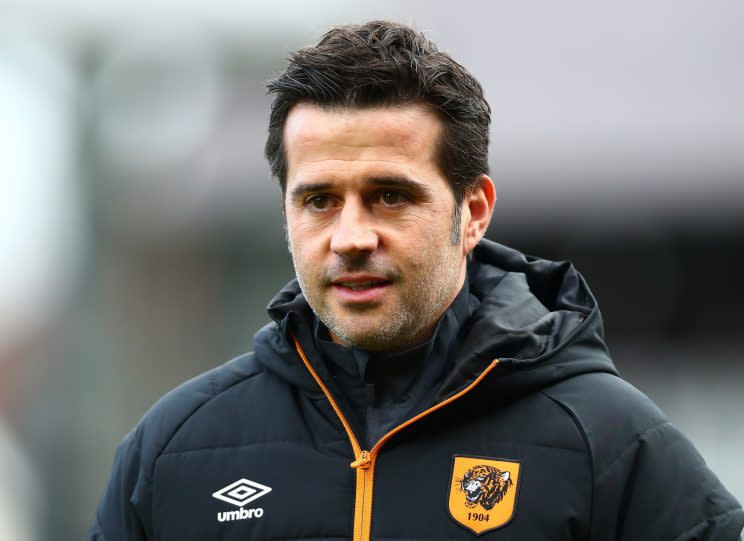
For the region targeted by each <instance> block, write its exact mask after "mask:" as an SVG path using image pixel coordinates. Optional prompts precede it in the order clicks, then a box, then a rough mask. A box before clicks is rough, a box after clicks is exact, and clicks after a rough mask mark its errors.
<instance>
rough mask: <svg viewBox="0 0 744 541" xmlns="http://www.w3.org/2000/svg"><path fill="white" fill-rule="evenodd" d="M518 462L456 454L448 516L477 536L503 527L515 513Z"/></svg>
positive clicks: (451, 479) (453, 463) (453, 464)
mask: <svg viewBox="0 0 744 541" xmlns="http://www.w3.org/2000/svg"><path fill="white" fill-rule="evenodd" d="M519 469H520V463H519V462H517V461H516V460H497V459H492V458H485V457H473V456H462V455H455V456H454V457H453V460H452V476H451V478H450V489H449V513H450V516H451V517H452V518H453V519H454V521H455V522H457V523H458V524H460V525H461V526H462V527H464V528H465V529H467V530H470V531H471V532H473V533H474V534H476V535H481V534H482V533H485V532H487V531H489V530H495V529H496V528H501V527H502V526H505V525H506V524H507V523H508V522H509V521H510V520H511V519H512V517H513V516H514V513H515V512H516V502H517V489H518V488H519V473H520V472H519Z"/></svg>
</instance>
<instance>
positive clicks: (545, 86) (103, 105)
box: [0, 0, 744, 541]
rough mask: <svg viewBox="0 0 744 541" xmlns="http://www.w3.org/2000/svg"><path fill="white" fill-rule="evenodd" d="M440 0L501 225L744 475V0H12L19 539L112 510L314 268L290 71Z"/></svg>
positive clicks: (725, 471) (636, 375) (7, 29)
mask: <svg viewBox="0 0 744 541" xmlns="http://www.w3.org/2000/svg"><path fill="white" fill-rule="evenodd" d="M373 18H389V19H394V20H399V21H402V22H408V23H413V24H414V25H416V26H417V27H418V28H419V29H422V30H424V31H426V32H427V33H428V34H429V36H430V37H431V38H433V39H434V41H436V42H437V43H438V44H439V46H440V47H441V48H442V49H444V50H446V51H448V52H450V53H451V54H452V55H453V56H454V58H455V59H457V60H458V61H460V62H461V63H462V64H463V65H465V66H466V67H467V68H468V69H470V70H471V71H472V72H473V73H474V74H475V75H476V77H478V78H479V79H480V81H481V82H482V84H483V86H484V88H485V90H486V94H487V96H488V99H489V102H490V104H491V107H492V108H493V126H492V148H491V167H492V176H493V178H494V180H495V182H496V185H497V190H498V196H499V201H498V204H497V206H496V213H495V217H494V220H493V223H492V226H491V228H490V230H489V233H488V236H489V238H491V239H493V240H496V241H499V242H502V243H506V244H510V245H512V246H514V247H516V248H518V249H520V250H522V251H525V252H527V253H530V254H535V255H540V256H544V257H548V258H554V259H569V260H571V261H573V262H574V263H575V265H576V266H577V267H578V268H579V270H580V271H582V273H583V274H584V275H585V277H586V278H587V280H588V282H589V284H590V285H591V286H592V288H593V290H594V293H595V294H596V296H597V297H598V299H599V302H600V305H601V306H602V309H603V314H604V317H605V323H606V328H607V340H608V343H609V346H610V350H611V352H612V353H613V356H614V359H615V362H616V364H617V366H618V367H619V369H620V371H621V373H622V374H623V375H624V376H625V377H626V378H627V379H629V380H630V381H631V382H632V383H634V384H635V385H636V386H638V387H639V388H640V389H642V390H643V391H644V392H646V393H647V394H648V395H650V396H651V397H652V398H653V399H654V400H655V401H656V402H657V403H658V404H659V405H660V406H661V407H662V408H663V409H664V410H665V411H666V412H667V413H668V414H669V415H670V417H671V418H672V420H673V421H674V422H675V423H676V424H677V425H678V426H679V427H680V428H681V429H682V430H683V431H684V432H686V433H687V434H688V435H689V436H690V438H691V439H692V440H693V442H694V443H695V444H696V446H697V447H698V449H699V450H700V452H701V453H702V455H703V456H704V457H705V459H706V460H707V461H708V463H709V465H710V467H711V468H712V469H713V470H714V471H715V472H716V473H717V474H718V475H719V477H720V478H721V479H722V480H723V481H724V483H725V484H726V486H727V487H728V488H729V489H730V490H731V491H732V492H733V493H734V495H736V496H737V497H738V499H739V500H744V464H743V463H742V457H744V422H743V421H742V417H743V416H744V363H742V360H743V358H744V354H743V353H742V351H743V350H744V333H742V332H741V326H742V324H743V323H744V320H743V318H742V317H741V306H742V301H744V295H742V293H744V227H742V226H743V225H744V212H742V211H743V210H744V100H743V97H744V70H743V69H742V57H743V56H744V33H743V32H742V31H741V22H742V20H744V3H742V2H739V1H735V0H731V1H718V0H714V1H705V2H704V1H692V0H683V1H679V0H676V1H671V0H665V1H658V2H642V1H641V0H631V1H625V2H614V3H597V2H560V3H557V2H550V1H516V0H513V1H503V2H486V1H480V2H475V1H473V2H467V3H459V4H458V5H457V6H456V5H455V4H453V3H452V2H432V1H423V0H418V1H407V2H400V1H387V0H378V1H376V2H369V3H363V4H360V5H352V4H351V3H349V2H329V1H320V2H312V3H310V2H295V1H287V0H284V1H282V2H263V3H258V2H228V1H227V0H215V1H212V2H202V3H200V4H193V5H192V4H187V3H180V2H175V1H171V0H163V1H159V2H145V1H142V0H133V1H130V2H126V3H123V2H122V3H93V2H83V1H82V0H57V1H51V0H49V1H42V0H30V1H29V0H27V1H23V2H21V1H20V0H19V1H17V2H9V1H2V0H0V257H1V258H2V264H1V265H0V541H27V540H34V541H37V540H49V541H52V540H54V541H57V540H73V539H82V538H84V536H85V532H86V530H87V525H88V523H89V521H90V519H91V517H92V515H93V513H94V509H95V506H96V503H97V500H98V498H99V497H100V494H101V491H102V490H103V487H104V484H105V482H106V478H107V475H108V471H109V468H110V466H111V462H112V459H113V452H114V449H115V446H116V445H117V443H118V442H119V441H120V440H121V438H122V437H123V436H124V434H125V433H126V432H128V431H129V430H130V429H131V428H132V427H133V425H134V424H135V423H136V422H137V420H138V419H139V418H140V417H141V416H142V414H143V413H144V412H145V411H146V410H147V409H148V408H149V407H150V405H151V404H152V403H153V402H154V401H155V400H157V398H159V397H160V396H161V395H162V394H163V393H164V392H166V391H167V390H169V389H171V388H172V387H174V386H176V385H177V384H179V383H181V382H183V381H185V380H186V379H188V378H190V377H192V376H194V375H196V374H199V373H201V372H203V371H205V370H207V369H209V368H211V367H213V366H215V365H217V364H220V363H222V362H224V361H226V360H228V359H229V358H231V357H234V356H236V355H238V354H240V353H241V352H244V351H247V350H249V349H250V348H251V344H252V336H253V333H254V332H255V331H256V330H257V329H258V328H259V327H260V326H261V325H263V324H264V323H265V322H266V321H267V319H268V318H267V315H266V313H265V306H266V304H267V303H268V301H269V300H270V298H271V297H272V295H273V293H274V292H275V291H277V290H278V289H279V288H280V287H281V286H283V285H284V283H285V282H287V281H288V280H290V279H291V278H292V276H293V273H292V267H291V260H290V258H289V255H288V253H287V251H286V248H285V244H284V241H283V234H282V222H281V211H280V194H279V190H278V187H277V186H276V183H275V181H273V180H272V179H271V178H270V176H269V173H268V168H267V166H266V164H265V162H264V159H263V155H262V151H263V143H264V140H265V134H266V125H267V118H268V108H269V103H270V101H269V99H268V98H267V96H266V95H265V89H264V85H265V82H266V80H267V79H269V78H270V77H271V76H272V74H274V73H276V72H278V71H279V70H280V69H282V67H283V65H284V61H285V58H286V56H287V53H288V52H289V51H291V50H292V49H295V48H297V47H300V46H302V45H305V44H309V43H312V42H313V41H315V40H317V38H318V37H319V36H320V34H321V33H322V32H323V31H324V30H325V29H327V28H328V27H329V26H330V25H333V24H337V23H345V22H363V21H366V20H369V19H373Z"/></svg>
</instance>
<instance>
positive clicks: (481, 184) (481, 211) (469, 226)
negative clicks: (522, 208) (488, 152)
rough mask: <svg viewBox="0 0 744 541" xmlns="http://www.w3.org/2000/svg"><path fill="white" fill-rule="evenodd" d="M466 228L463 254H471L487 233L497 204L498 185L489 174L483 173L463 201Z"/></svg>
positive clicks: (463, 237)
mask: <svg viewBox="0 0 744 541" xmlns="http://www.w3.org/2000/svg"><path fill="white" fill-rule="evenodd" d="M462 204H463V206H464V207H465V208H464V209H463V211H464V212H463V216H464V218H465V224H464V225H465V228H464V232H463V235H462V249H463V255H467V254H469V253H470V252H471V251H472V250H473V248H475V245H476V244H478V242H480V240H481V239H482V238H483V235H485V234H486V229H488V224H489V223H490V222H491V216H492V215H493V207H494V205H495V204H496V187H495V186H494V185H493V180H491V178H490V177H489V176H488V175H481V176H480V178H478V181H477V182H476V184H475V186H473V188H472V189H471V190H470V191H469V192H468V193H467V194H466V195H465V199H464V201H463V203H462Z"/></svg>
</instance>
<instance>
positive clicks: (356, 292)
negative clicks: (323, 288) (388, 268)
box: [331, 275, 390, 303]
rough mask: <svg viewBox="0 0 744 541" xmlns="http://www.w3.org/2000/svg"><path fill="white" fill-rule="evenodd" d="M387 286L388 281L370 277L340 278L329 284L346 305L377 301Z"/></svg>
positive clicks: (353, 276)
mask: <svg viewBox="0 0 744 541" xmlns="http://www.w3.org/2000/svg"><path fill="white" fill-rule="evenodd" d="M389 285H390V281H389V280H387V279H385V278H383V277H380V276H370V275H352V276H348V275H347V276H341V277H339V278H338V279H336V280H334V281H333V282H332V283H331V286H332V288H333V291H334V292H335V293H336V295H337V296H338V298H339V299H340V300H341V301H342V302H346V303H370V302H374V301H379V300H380V299H381V298H382V296H383V295H384V294H385V292H386V291H387V289H388V286H389Z"/></svg>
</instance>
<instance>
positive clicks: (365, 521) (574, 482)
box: [89, 241, 744, 541]
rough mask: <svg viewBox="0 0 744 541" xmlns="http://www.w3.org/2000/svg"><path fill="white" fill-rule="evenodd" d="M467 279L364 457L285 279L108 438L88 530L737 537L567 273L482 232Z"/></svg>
mask: <svg viewBox="0 0 744 541" xmlns="http://www.w3.org/2000/svg"><path fill="white" fill-rule="evenodd" d="M468 277H469V284H470V292H471V293H472V294H473V295H474V296H475V297H477V298H478V300H479V301H480V305H479V307H478V309H477V310H476V312H475V313H474V314H473V316H472V317H471V318H470V319H469V320H468V321H467V323H466V324H465V325H463V327H462V330H461V338H462V342H461V346H460V347H459V351H458V352H457V354H456V355H455V356H454V357H453V359H452V362H451V369H450V371H449V373H448V374H447V375H446V376H445V377H444V378H443V380H442V381H441V383H440V386H439V389H438V391H437V392H436V394H435V395H434V398H433V400H432V401H431V407H430V408H429V409H427V410H426V411H424V412H422V413H420V414H419V415H418V416H417V417H415V418H414V419H412V420H410V421H408V422H407V423H405V424H404V425H403V426H402V427H398V428H397V429H394V430H393V431H392V432H389V433H388V434H386V435H385V436H383V438H382V439H381V440H380V441H379V442H378V443H377V444H376V445H375V446H374V447H373V448H372V449H367V450H363V449H362V448H361V447H360V446H359V444H358V443H357V439H356V437H355V433H357V432H358V430H359V429H360V427H358V426H355V425H354V423H353V422H349V421H347V420H346V417H347V416H346V415H345V414H344V407H345V406H344V404H345V403H344V401H343V399H342V398H341V397H338V396H333V393H330V392H328V388H327V386H326V385H325V383H326V382H327V380H328V378H329V373H328V371H327V367H326V365H325V363H324V362H322V361H321V359H320V356H319V354H318V352H317V351H316V349H315V346H314V342H313V340H312V336H311V332H312V330H311V327H310V325H308V324H307V322H308V321H309V320H310V319H311V313H310V312H309V310H310V309H309V307H308V306H307V304H306V303H305V302H304V300H303V299H302V296H301V293H300V291H299V288H298V286H297V284H296V282H293V283H291V284H289V285H288V286H287V287H286V288H285V289H284V290H282V291H281V292H280V293H279V294H278V295H277V297H276V298H275V299H274V300H273V301H272V304H271V305H270V307H269V312H270V314H271V316H272V318H273V319H274V323H272V324H270V325H268V326H266V327H264V328H263V329H262V330H261V331H259V333H258V334H257V335H256V338H255V342H254V346H255V349H254V352H252V353H249V354H246V355H243V356H241V357H238V358H237V359H234V360H232V361H230V362H228V363H226V364H224V365H222V366H220V367H218V368H216V369H214V370H211V371H210V372H207V373H206V374H204V375H202V376H199V377H197V378H195V379H193V380H191V381H189V382H187V383H186V384H184V385H182V386H180V387H178V388H177V389H175V390H174V391H172V392H171V393H169V394H168V395H166V396H165V397H164V398H163V399H161V400H160V401H159V402H158V403H157V404H156V405H155V406H154V407H153V408H152V409H151V410H150V411H149V412H148V413H147V414H146V415H145V417H144V418H143V419H142V421H141V422H140V423H139V424H138V425H137V427H136V428H135V429H134V430H133V431H132V432H131V433H130V434H129V435H128V436H127V437H126V438H125V440H124V441H123V442H122V444H121V445H120V446H119V448H118V450H117V453H116V458H115V462H114V466H113V471H112V474H111V478H110V480H109V484H108V486H107V488H106V491H105V494H104V497H103V499H102V501H101V504H100V506H99V508H98V511H97V513H96V517H95V520H94V522H93V525H92V526H91V530H90V537H89V538H90V539H95V540H102V539H106V540H109V541H114V540H128V541H132V540H143V539H158V540H174V541H188V540H194V541H197V540H198V541H206V540H216V539H220V540H238V539H240V540H251V539H255V540H288V539H294V540H300V539H301V540H341V539H351V538H355V539H368V538H372V539H376V540H391V539H408V540H425V539H427V540H437V541H446V540H456V539H457V540H466V539H474V537H475V535H476V534H478V535H481V536H483V539H494V540H497V539H508V540H540V539H545V540H548V539H549V540H552V541H557V540H561V539H566V540H568V539H576V540H579V539H580V540H597V541H598V540H627V541H640V540H649V541H651V540H654V541H662V540H663V541H683V540H684V541H686V540H693V539H695V540H698V539H705V540H720V541H733V540H735V539H738V537H739V533H740V532H741V529H742V526H743V525H744V512H742V509H741V507H740V506H739V504H738V503H737V502H736V500H735V499H734V498H733V496H732V495H731V494H730V493H729V492H727V490H726V489H725V488H724V487H723V486H722V485H721V484H720V482H719V481H718V479H717V478H716V476H715V475H714V474H713V473H712V472H711V471H710V470H709V469H708V467H707V466H706V465H705V462H704V461H703V459H702V458H701V457H700V455H699V454H698V453H697V451H696V450H695V449H694V447H693V446H692V445H691V444H690V442H689V441H688V440H687V439H686V438H685V437H684V436H683V435H682V434H681V433H680V432H679V431H678V430H677V429H676V428H674V426H673V425H672V424H671V423H670V422H669V420H668V419H667V418H666V417H665V416H664V414H663V413H662V412H661V411H659V409H658V408H657V407H656V406H655V405H654V404H653V403H652V402H651V401H650V400H649V399H648V398H646V397H645V396H644V395H643V394H642V393H640V392H639V391H638V390H636V389H635V388H633V387H632V386H631V385H629V384H628V383H626V382H625V381H623V380H622V379H620V377H619V376H618V374H617V372H616V370H615V368H614V366H613V364H612V361H611V360H610V358H609V356H608V353H607V349H606V347H605V345H604V343H603V340H602V334H603V331H602V323H601V318H600V314H599V310H598V308H597V305H596V302H595V300H594V298H593V297H592V295H591V293H590V292H589V289H588V288H587V286H586V284H585V282H584V280H583V279H582V278H581V276H580V275H579V274H578V273H577V272H576V271H575V270H574V269H573V267H572V266H571V265H570V264H568V263H554V262H549V261H545V260H540V259H535V258H531V257H525V256H523V255H522V254H520V253H518V252H516V251H514V250H511V249H509V248H506V247H504V246H500V245H497V244H495V243H492V242H488V241H483V242H482V243H481V244H480V245H479V246H478V247H477V248H476V251H475V254H474V259H473V260H472V261H471V262H470V263H469V266H468Z"/></svg>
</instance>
